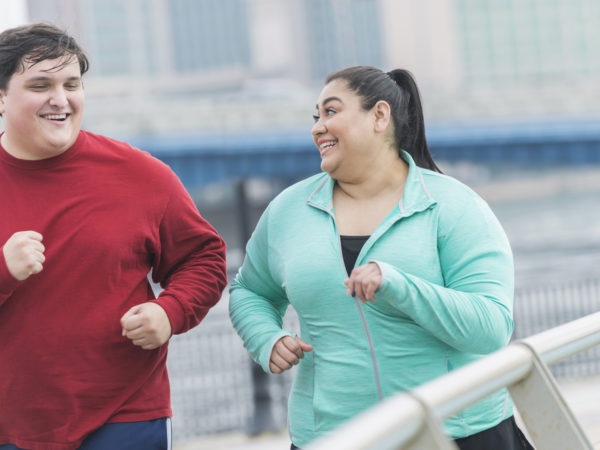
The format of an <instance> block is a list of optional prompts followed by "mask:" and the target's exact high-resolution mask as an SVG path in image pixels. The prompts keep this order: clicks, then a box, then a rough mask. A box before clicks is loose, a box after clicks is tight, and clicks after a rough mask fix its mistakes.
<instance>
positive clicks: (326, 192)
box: [307, 150, 436, 217]
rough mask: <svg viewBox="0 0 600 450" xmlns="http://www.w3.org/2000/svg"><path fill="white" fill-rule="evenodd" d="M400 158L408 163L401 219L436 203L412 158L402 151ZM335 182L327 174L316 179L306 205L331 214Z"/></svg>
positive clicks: (400, 206)
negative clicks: (314, 186) (315, 185)
mask: <svg viewBox="0 0 600 450" xmlns="http://www.w3.org/2000/svg"><path fill="white" fill-rule="evenodd" d="M402 157H403V158H404V160H405V161H406V162H407V163H408V176H407V178H406V184H405V185H404V193H403V194H402V199H401V200H400V202H399V203H398V210H399V212H400V216H401V217H408V216H410V215H412V214H414V213H417V212H420V211H424V210H426V209H427V208H429V207H430V206H431V205H433V204H434V203H436V201H435V199H434V198H432V197H431V194H430V192H429V190H428V189H427V185H426V184H425V180H424V179H423V170H426V169H422V168H420V167H418V166H417V165H416V164H415V162H414V160H413V159H412V157H411V156H410V155H409V154H408V153H407V152H406V151H404V150H402ZM334 186H335V180H334V179H333V178H331V177H330V176H329V175H327V174H323V176H322V177H319V178H317V187H316V188H315V189H314V191H313V192H312V193H311V194H310V196H309V197H308V200H307V202H308V204H310V205H312V206H314V207H316V208H319V209H322V210H324V211H328V212H331V211H332V210H333V187H334Z"/></svg>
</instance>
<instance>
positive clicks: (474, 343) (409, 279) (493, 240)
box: [375, 194, 514, 354]
mask: <svg viewBox="0 0 600 450" xmlns="http://www.w3.org/2000/svg"><path fill="white" fill-rule="evenodd" d="M473 195H474V201H471V202H469V203H468V206H464V205H462V206H459V205H457V204H456V203H455V204H454V206H451V207H446V208H445V209H442V210H441V211H440V214H439V225H438V230H439V231H438V238H437V239H438V252H439V260H440V265H441V269H442V274H443V277H444V285H443V286H440V285H438V284H435V283H431V282H429V281H426V280H423V279H422V278H419V277H416V276H414V275H411V274H409V273H406V272H404V271H402V270H398V269H397V268H395V267H393V266H391V265H389V264H386V263H384V262H378V264H379V266H380V268H381V270H382V273H383V281H382V284H381V285H380V287H379V290H378V291H377V293H376V294H375V299H376V301H377V300H380V301H381V300H382V301H386V302H388V303H390V304H391V305H393V306H394V307H395V308H397V309H398V310H400V311H401V312H403V313H404V314H406V315H408V316H409V317H411V318H412V320H414V321H415V322H416V323H417V324H419V325H420V326H422V327H423V328H425V329H427V330H428V331H429V332H430V333H431V334H433V335H434V336H435V337H437V338H438V339H440V340H441V341H443V342H445V343H447V344H449V345H451V346H452V347H454V348H456V349H458V350H460V351H464V352H468V353H475V354H486V353H490V352H492V351H495V350H497V349H499V348H501V347H502V346H504V345H506V344H507V343H508V341H509V339H510V336H511V334H512V331H513V320H512V306H513V290H514V267H513V259H512V252H511V249H510V245H509V243H508V239H507V238H506V235H505V233H504V231H503V230H502V227H501V226H500V224H499V223H498V221H497V219H496V217H495V216H494V214H493V213H492V211H491V210H490V209H489V207H488V206H487V204H485V202H484V201H483V200H482V199H480V198H479V197H477V196H475V194H473ZM471 198H473V197H471Z"/></svg>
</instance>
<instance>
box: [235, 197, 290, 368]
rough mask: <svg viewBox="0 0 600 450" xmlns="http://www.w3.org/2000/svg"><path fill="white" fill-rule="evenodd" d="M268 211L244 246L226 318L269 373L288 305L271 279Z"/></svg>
mask: <svg viewBox="0 0 600 450" xmlns="http://www.w3.org/2000/svg"><path fill="white" fill-rule="evenodd" d="M268 222H269V208H267V210H266V211H265V213H264V214H263V215H262V217H261V218H260V220H259V222H258V224H257V226H256V229H255V230H254V233H253V234H252V237H251V238H250V240H249V241H248V245H247V246H246V257H245V258H244V263H243V264H242V267H241V268H240V270H239V272H238V274H237V276H236V278H235V280H234V281H233V283H232V285H231V289H230V296H229V315H230V318H231V321H232V323H233V326H234V328H235V330H236V331H237V333H238V334H239V335H240V337H241V338H242V341H243V342H244V347H245V348H246V349H247V350H248V352H249V353H250V356H251V357H252V358H253V359H254V361H256V362H257V363H258V364H260V365H261V366H262V368H263V370H264V371H265V372H269V360H270V357H271V350H272V348H273V346H274V345H275V343H276V342H277V341H278V340H279V339H280V338H281V337H283V336H286V335H292V333H291V332H289V331H285V330H282V323H283V316H284V314H285V312H286V310H287V307H288V305H289V301H288V299H287V297H286V295H285V291H284V290H283V288H282V287H281V283H278V282H277V281H276V280H275V277H274V276H273V268H274V267H276V266H277V261H278V260H279V258H278V255H277V253H276V252H275V250H274V249H273V248H271V246H270V242H269V231H268Z"/></svg>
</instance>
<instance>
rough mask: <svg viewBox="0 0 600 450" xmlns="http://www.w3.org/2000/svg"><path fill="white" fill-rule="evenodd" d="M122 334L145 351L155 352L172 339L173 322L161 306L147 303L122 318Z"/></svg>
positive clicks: (136, 307)
mask: <svg viewBox="0 0 600 450" xmlns="http://www.w3.org/2000/svg"><path fill="white" fill-rule="evenodd" d="M121 326H122V327H123V330H122V334H123V336H127V338H128V339H130V340H131V342H132V343H133V344H134V345H137V346H138V347H142V348H143V349H144V350H154V349H155V348H158V347H160V346H161V345H163V344H164V343H165V342H167V341H168V340H169V338H170V337H171V322H169V317H168V316H167V313H166V312H165V310H164V309H162V307H161V306H159V305H158V304H156V303H154V302H146V303H142V304H140V305H137V306H134V307H133V308H131V309H130V310H129V311H127V312H126V313H125V314H124V315H123V317H121Z"/></svg>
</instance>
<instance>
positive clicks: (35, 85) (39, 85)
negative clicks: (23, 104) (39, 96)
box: [30, 84, 46, 91]
mask: <svg viewBox="0 0 600 450" xmlns="http://www.w3.org/2000/svg"><path fill="white" fill-rule="evenodd" d="M30 87H31V89H35V90H36V91H41V90H42V89H46V85H45V84H34V85H33V86H30Z"/></svg>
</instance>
